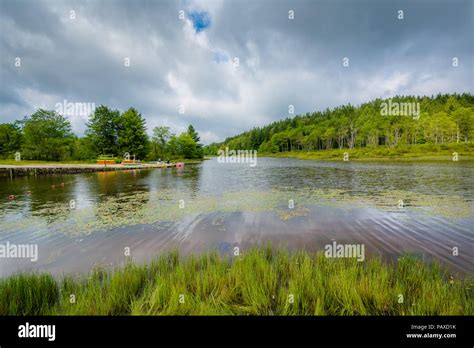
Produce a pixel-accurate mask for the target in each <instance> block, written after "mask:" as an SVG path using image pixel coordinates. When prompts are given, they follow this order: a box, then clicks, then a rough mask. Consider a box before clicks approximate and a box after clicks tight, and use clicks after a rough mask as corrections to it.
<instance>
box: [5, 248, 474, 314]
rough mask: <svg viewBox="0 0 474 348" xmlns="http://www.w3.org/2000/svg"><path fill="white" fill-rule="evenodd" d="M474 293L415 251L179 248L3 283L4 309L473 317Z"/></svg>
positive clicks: (20, 311) (11, 311)
mask: <svg viewBox="0 0 474 348" xmlns="http://www.w3.org/2000/svg"><path fill="white" fill-rule="evenodd" d="M472 291H473V281H472V277H470V276H467V277H465V278H464V279H454V278H452V277H450V276H449V275H448V274H447V273H446V272H445V271H444V270H443V269H442V268H441V267H440V266H439V265H438V264H436V263H433V264H425V263H423V262H421V261H419V260H417V259H415V258H413V257H408V256H404V257H401V258H399V259H398V261H396V262H393V263H386V262H382V261H381V260H380V259H379V258H376V257H372V258H369V259H367V260H366V261H365V262H357V261H356V260H353V259H327V258H325V257H324V255H323V254H321V253H318V254H310V253H307V252H303V251H300V252H296V253H291V254H290V253H289V252H287V251H284V250H275V249H272V248H271V247H262V248H258V249H253V250H250V251H247V252H246V253H245V255H244V256H240V257H235V258H232V259H231V258H229V257H223V256H219V255H218V254H217V253H212V252H211V253H206V254H202V255H199V256H196V255H190V256H186V257H181V256H180V255H179V254H178V252H176V251H174V252H170V253H168V254H166V255H162V256H159V257H158V258H156V259H155V260H154V261H152V262H150V263H148V264H144V265H137V264H134V263H128V264H126V265H125V266H124V267H122V268H119V269H116V270H115V271H105V270H103V269H96V270H94V271H92V272H91V273H90V274H88V275H85V276H83V277H82V278H80V279H73V278H71V277H64V278H63V279H61V280H56V279H54V278H53V277H52V276H51V275H47V274H41V275H38V274H17V275H13V276H11V277H9V278H6V279H3V280H1V281H0V315H473V314H474V310H473V292H472ZM402 297H403V298H402ZM73 300H74V301H73Z"/></svg>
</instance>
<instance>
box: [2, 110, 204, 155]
mask: <svg viewBox="0 0 474 348" xmlns="http://www.w3.org/2000/svg"><path fill="white" fill-rule="evenodd" d="M126 152H128V153H129V154H130V155H131V156H134V158H136V159H139V160H155V161H156V160H173V159H184V158H186V159H201V158H202V157H203V147H202V145H201V144H200V138H199V135H198V133H197V132H196V130H195V129H194V127H193V126H192V125H189V126H188V129H187V131H185V132H183V133H181V134H179V135H176V134H173V133H171V131H170V128H169V127H164V126H161V127H155V128H154V129H153V130H152V136H151V137H150V136H148V134H147V128H146V122H145V119H144V118H143V116H142V115H141V114H140V113H139V112H138V111H137V110H136V109H134V108H129V109H128V110H126V111H124V112H120V111H119V110H112V109H110V108H109V107H107V106H105V105H101V106H99V107H98V108H96V109H95V110H94V112H93V113H92V114H91V115H90V116H89V121H88V122H87V129H86V131H85V135H84V136H83V137H77V136H76V135H74V134H73V132H72V130H71V123H70V122H69V120H68V119H67V118H65V117H64V116H62V115H60V114H59V113H57V112H56V111H52V110H43V109H39V110H37V111H36V112H35V113H33V114H32V115H31V116H26V117H25V118H23V119H22V120H18V121H15V122H13V123H2V124H0V158H4V159H6V158H15V155H16V154H17V153H19V154H20V157H21V160H40V161H88V160H95V159H96V158H97V157H100V156H113V157H117V158H122V157H123V155H124V154H125V153H126Z"/></svg>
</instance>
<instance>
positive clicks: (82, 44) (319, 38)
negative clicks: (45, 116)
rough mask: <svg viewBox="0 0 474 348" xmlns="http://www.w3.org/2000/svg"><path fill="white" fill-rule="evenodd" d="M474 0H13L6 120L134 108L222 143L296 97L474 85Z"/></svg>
mask: <svg viewBox="0 0 474 348" xmlns="http://www.w3.org/2000/svg"><path fill="white" fill-rule="evenodd" d="M473 3H474V1H473V0H443V1H437V0H427V1H425V0H407V1H397V0H391V1H388V0H387V1H385V0H359V1H351V0H323V1H319V0H316V1H315V0H309V1H306V0H293V1H283V0H251V1H247V0H233V1H228V0H226V1H222V0H215V1H176V0H173V1H171V0H167V1H164V0H160V1H158V0H156V1H145V0H135V1H125V0H115V1H114V0H95V1H70V0H63V1H59V0H55V1H42V0H39V1H38V0H29V1H24V0H0V122H1V123H3V122H12V121H14V120H17V119H22V118H23V117H24V116H27V115H31V114H32V113H33V112H34V111H35V110H37V109H38V108H44V109H50V110H58V107H59V105H65V104H66V103H75V104H74V105H85V104H82V103H86V104H87V105H88V106H89V107H90V106H96V107H97V106H99V105H101V104H104V105H107V106H109V107H111V108H113V109H118V110H122V111H124V110H126V109H128V108H129V107H134V108H136V109H137V110H138V111H139V112H140V113H141V114H142V115H143V117H144V118H145V119H146V122H147V128H148V133H149V134H151V131H152V129H153V127H157V126H168V127H170V128H171V130H172V131H173V132H174V133H180V132H182V131H184V130H185V129H186V128H187V125H188V124H193V126H194V127H195V128H196V129H197V131H198V132H199V134H200V136H201V141H202V142H203V143H204V144H208V143H211V142H215V141H222V140H224V139H225V138H226V137H228V136H233V135H236V134H238V133H240V132H242V131H245V130H249V129H251V128H253V127H256V126H263V125H266V124H268V123H270V122H272V121H275V120H279V119H282V118H286V117H288V116H293V115H292V114H289V111H290V110H289V109H291V108H289V105H292V106H293V109H294V114H295V115H296V114H305V113H307V112H312V111H318V110H324V109H326V108H328V107H329V108H331V107H335V106H338V105H342V104H347V103H351V104H355V105H358V104H360V103H363V102H367V101H370V100H372V99H375V98H390V97H392V96H395V95H435V94H438V93H453V92H457V93H464V92H469V93H473V89H474V88H473V86H474V83H473V82H474V73H473V65H474V53H473V46H474V43H473V41H474V39H473V33H474V27H473V16H474V9H473ZM400 11H403V13H402V12H400ZM454 61H456V63H454ZM453 63H454V64H453ZM66 105H67V104H66ZM75 110H76V111H74V112H72V111H70V112H65V114H66V115H65V116H66V117H67V118H68V119H69V120H70V122H71V124H72V127H73V131H74V132H75V133H76V134H78V135H82V134H83V133H84V131H85V129H86V122H87V118H88V115H87V112H81V111H80V110H79V109H75Z"/></svg>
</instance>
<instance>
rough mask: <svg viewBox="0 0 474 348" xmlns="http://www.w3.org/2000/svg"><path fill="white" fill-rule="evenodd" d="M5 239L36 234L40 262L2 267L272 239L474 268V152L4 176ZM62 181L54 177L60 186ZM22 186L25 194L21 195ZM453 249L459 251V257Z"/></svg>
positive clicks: (70, 269)
mask: <svg viewBox="0 0 474 348" xmlns="http://www.w3.org/2000/svg"><path fill="white" fill-rule="evenodd" d="M0 185H1V186H0V244H3V245H6V243H7V242H8V243H11V244H35V245H37V246H38V260H37V261H36V262H31V260H30V259H25V258H23V259H21V258H0V276H2V277H4V276H7V275H9V274H11V273H13V272H16V271H20V270H30V269H32V270H41V271H48V272H51V273H53V274H56V275H61V274H64V273H73V274H74V273H80V272H87V271H88V270H89V269H91V268H92V267H94V266H99V265H101V266H104V265H105V266H107V265H117V264H120V263H122V262H124V261H125V259H126V256H125V252H128V250H129V251H130V255H131V257H132V258H133V259H134V260H136V261H140V262H141V261H145V260H149V259H150V258H153V257H154V256H156V255H158V254H160V253H162V252H164V251H166V250H169V249H172V248H179V249H180V250H181V251H182V252H183V253H185V254H186V253H190V252H201V251H206V250H213V249H216V250H219V252H221V253H223V254H226V253H232V252H233V250H234V249H233V248H234V247H238V248H239V250H240V252H241V253H243V254H244V253H245V250H246V249H247V248H249V247H252V246H255V245H260V244H262V243H266V242H271V243H272V244H273V245H278V246H284V247H287V248H289V249H292V250H295V249H306V250H311V251H316V250H323V249H324V246H325V245H326V244H328V243H332V242H333V241H336V242H337V243H338V244H339V243H349V244H364V245H365V253H366V255H367V256H368V255H371V254H376V255H381V256H382V257H383V258H384V259H387V260H390V259H393V258H396V257H398V256H399V255H401V254H402V253H405V252H409V253H412V254H415V255H417V256H419V257H420V258H423V259H424V260H426V261H427V262H428V261H429V260H432V259H437V260H440V261H441V262H442V263H443V264H445V265H446V266H447V267H448V268H449V269H450V270H452V271H453V272H455V273H459V274H465V273H466V272H467V273H472V264H473V241H474V227H473V226H474V190H473V188H474V163H473V162H462V161H460V162H436V163H434V162H430V163H428V162H396V163H390V162H379V163H375V162H370V163H369V162H323V161H302V160H297V159H280V158H258V164H257V166H256V167H250V166H249V165H248V164H222V163H218V162H217V159H215V158H214V159H211V160H206V161H204V162H202V163H201V164H197V165H186V166H185V168H184V169H183V170H177V169H176V168H168V169H164V168H163V169H153V170H141V171H140V170H130V171H118V172H104V173H87V174H75V175H61V176H59V175H57V176H38V177H18V178H14V179H13V180H12V179H9V178H0ZM53 185H54V186H53ZM10 195H14V196H15V198H14V199H11V197H9V196H10ZM453 248H458V254H457V255H453Z"/></svg>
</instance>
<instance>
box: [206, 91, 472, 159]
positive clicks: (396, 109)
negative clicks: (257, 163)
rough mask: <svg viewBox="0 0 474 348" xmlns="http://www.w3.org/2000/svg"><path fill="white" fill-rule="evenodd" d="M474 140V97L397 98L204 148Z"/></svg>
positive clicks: (338, 110)
mask: <svg viewBox="0 0 474 348" xmlns="http://www.w3.org/2000/svg"><path fill="white" fill-rule="evenodd" d="M473 140H474V96H473V95H471V94H466V93H464V94H443V95H441V94H439V95H437V96H436V97H434V96H432V97H415V96H396V97H394V98H390V99H375V100H373V101H371V102H368V103H364V104H362V105H360V106H352V105H350V104H349V105H344V106H339V107H336V108H334V109H326V110H324V111H317V112H313V113H307V114H306V115H299V116H295V117H292V118H290V117H288V118H286V119H283V120H280V121H276V122H273V123H271V124H269V125H268V126H265V127H261V128H258V127H256V128H253V129H252V130H250V131H247V132H244V133H242V134H239V135H236V136H234V137H230V138H227V139H226V140H225V141H224V142H222V143H213V144H210V145H208V146H206V147H205V149H204V151H205V154H207V155H214V154H216V153H217V150H218V149H219V148H224V147H229V148H230V149H234V150H259V151H260V152H272V153H277V152H285V151H295V150H311V151H315V150H323V149H343V148H348V149H353V148H358V147H377V146H389V147H395V146H398V145H409V144H425V143H432V144H448V143H458V142H468V141H473Z"/></svg>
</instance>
